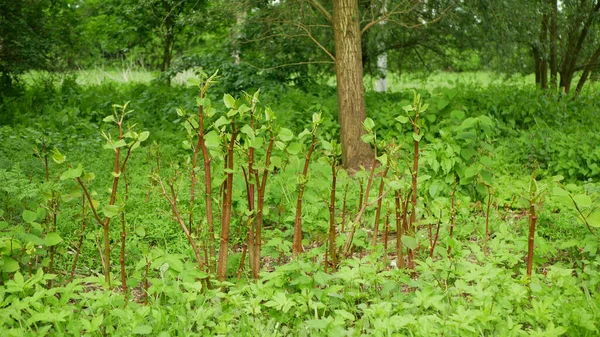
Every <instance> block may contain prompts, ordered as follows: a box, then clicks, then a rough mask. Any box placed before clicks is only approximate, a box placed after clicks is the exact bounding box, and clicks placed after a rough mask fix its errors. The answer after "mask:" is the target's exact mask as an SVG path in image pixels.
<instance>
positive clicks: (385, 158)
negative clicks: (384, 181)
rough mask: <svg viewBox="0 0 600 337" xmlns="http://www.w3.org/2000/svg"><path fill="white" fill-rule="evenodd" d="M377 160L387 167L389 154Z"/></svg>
mask: <svg viewBox="0 0 600 337" xmlns="http://www.w3.org/2000/svg"><path fill="white" fill-rule="evenodd" d="M377 160H378V161H379V162H380V163H381V165H383V166H385V165H387V162H388V157H387V154H385V153H384V154H382V155H381V156H379V157H377Z"/></svg>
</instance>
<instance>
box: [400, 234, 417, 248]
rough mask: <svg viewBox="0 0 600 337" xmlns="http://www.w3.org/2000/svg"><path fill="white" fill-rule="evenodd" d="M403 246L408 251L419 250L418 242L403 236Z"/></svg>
mask: <svg viewBox="0 0 600 337" xmlns="http://www.w3.org/2000/svg"><path fill="white" fill-rule="evenodd" d="M402 244H403V245H404V246H405V247H407V248H408V249H417V240H415V238H413V237H412V236H408V235H402Z"/></svg>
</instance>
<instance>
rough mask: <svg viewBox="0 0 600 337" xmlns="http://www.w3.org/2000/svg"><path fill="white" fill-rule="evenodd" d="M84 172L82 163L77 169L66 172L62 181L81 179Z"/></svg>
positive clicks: (61, 178)
mask: <svg viewBox="0 0 600 337" xmlns="http://www.w3.org/2000/svg"><path fill="white" fill-rule="evenodd" d="M82 172H83V166H81V163H79V165H77V167H76V168H71V169H68V170H66V171H65V172H63V174H62V175H61V176H60V180H68V179H75V178H79V177H81V173H82Z"/></svg>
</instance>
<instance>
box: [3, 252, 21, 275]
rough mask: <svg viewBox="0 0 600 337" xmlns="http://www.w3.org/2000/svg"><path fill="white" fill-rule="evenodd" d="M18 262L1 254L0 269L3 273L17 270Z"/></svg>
mask: <svg viewBox="0 0 600 337" xmlns="http://www.w3.org/2000/svg"><path fill="white" fill-rule="evenodd" d="M19 268H20V267H19V263H18V262H17V261H15V260H14V259H13V258H12V257H9V256H3V257H2V271H3V272H5V273H14V272H16V271H17V270H19Z"/></svg>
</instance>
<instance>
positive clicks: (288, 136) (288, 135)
mask: <svg viewBox="0 0 600 337" xmlns="http://www.w3.org/2000/svg"><path fill="white" fill-rule="evenodd" d="M277 138H279V139H280V140H281V141H282V142H289V141H290V140H292V138H294V133H293V132H292V130H290V129H286V128H281V129H279V133H278V134H277Z"/></svg>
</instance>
